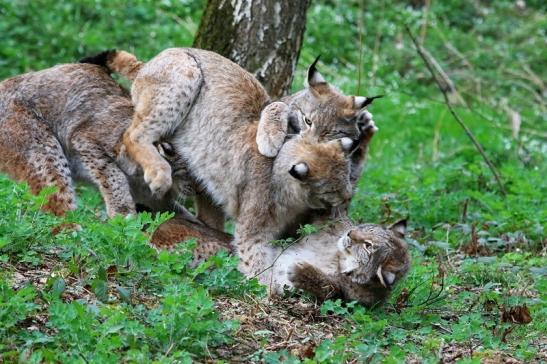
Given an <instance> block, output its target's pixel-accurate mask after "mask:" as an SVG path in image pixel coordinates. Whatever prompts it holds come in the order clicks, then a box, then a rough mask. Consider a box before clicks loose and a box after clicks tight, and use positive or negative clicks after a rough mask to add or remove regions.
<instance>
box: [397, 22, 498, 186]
mask: <svg viewBox="0 0 547 364" xmlns="http://www.w3.org/2000/svg"><path fill="white" fill-rule="evenodd" d="M405 29H406V32H407V33H408V35H409V37H410V39H412V42H413V43H414V46H415V47H416V51H417V52H418V54H419V55H420V57H421V58H422V60H423V61H424V64H425V66H426V67H427V69H428V71H429V73H431V76H432V77H433V79H434V80H435V83H436V84H437V87H438V88H439V90H440V91H441V92H442V94H443V97H444V101H445V104H446V106H447V107H448V110H449V111H450V114H451V115H452V117H453V118H454V120H456V122H457V123H458V124H459V125H460V126H461V127H462V129H463V130H464V132H465V134H466V135H467V136H468V137H469V139H470V140H471V142H472V143H473V145H474V146H475V148H476V149H477V151H478V152H479V154H480V155H481V156H482V158H483V159H484V161H485V162H486V164H487V165H488V167H489V168H490V171H491V172H492V174H493V175H494V178H495V179H496V182H497V183H498V185H499V188H500V191H501V193H502V194H503V195H505V194H506V191H505V186H504V185H503V182H502V180H501V177H500V175H499V172H498V170H497V169H496V166H494V164H493V163H492V161H490V159H489V158H488V156H487V155H486V153H485V151H484V149H483V147H482V145H481V144H480V143H479V141H478V140H477V138H475V135H474V134H473V133H472V132H471V129H469V127H468V126H467V125H466V124H465V123H464V122H463V120H462V119H461V118H460V117H459V115H458V114H457V113H456V111H455V110H454V108H453V107H452V103H451V102H450V99H449V97H448V94H447V91H446V89H445V87H444V85H443V84H442V83H441V82H440V81H439V79H438V78H437V77H436V73H435V70H434V69H433V66H432V65H431V64H430V63H429V61H428V57H427V56H426V55H425V52H424V51H425V49H424V48H423V47H422V46H421V45H420V44H419V43H418V42H417V41H416V38H414V35H413V34H412V32H411V31H410V28H409V27H408V26H407V25H405ZM439 67H440V66H439ZM454 89H455V88H454Z"/></svg>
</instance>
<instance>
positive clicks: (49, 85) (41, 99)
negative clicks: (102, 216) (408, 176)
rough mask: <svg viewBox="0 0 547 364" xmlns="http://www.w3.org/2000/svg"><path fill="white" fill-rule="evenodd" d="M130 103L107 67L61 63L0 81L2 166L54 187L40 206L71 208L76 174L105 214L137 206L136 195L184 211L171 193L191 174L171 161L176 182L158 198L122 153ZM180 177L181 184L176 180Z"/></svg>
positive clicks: (35, 188) (35, 184)
mask: <svg viewBox="0 0 547 364" xmlns="http://www.w3.org/2000/svg"><path fill="white" fill-rule="evenodd" d="M132 115H133V106H132V104H131V100H130V99H129V96H128V94H127V92H126V91H125V90H123V89H122V88H121V87H120V86H119V85H118V84H117V83H116V82H115V81H114V80H113V79H112V78H111V77H110V76H109V75H108V73H106V72H105V70H104V68H102V67H98V66H95V65H90V64H65V65H59V66H56V67H52V68H49V69H46V70H42V71H39V72H30V73H27V74H23V75H20V76H15V77H12V78H9V79H7V80H4V81H2V82H1V83H0V127H1V128H2V133H0V171H2V172H5V173H7V174H8V175H10V176H11V177H12V178H14V179H16V180H18V181H26V182H28V184H29V187H30V189H31V191H32V192H33V193H37V192H39V191H40V190H41V189H43V188H44V187H46V186H52V185H53V186H56V187H57V191H56V192H55V193H54V194H53V195H51V196H50V197H49V201H48V202H47V204H46V205H45V206H44V207H43V208H44V209H45V210H47V211H50V212H52V213H54V214H56V215H63V214H64V213H66V212H67V211H68V210H72V209H74V208H75V193H74V184H73V181H74V180H84V181H87V182H91V183H92V184H94V185H96V186H97V187H98V188H99V190H100V192H101V194H102V197H103V199H104V202H105V205H106V211H107V214H108V216H113V215H115V214H124V215H125V214H131V213H134V212H135V201H136V202H139V203H142V204H144V205H147V206H148V207H150V208H152V209H154V210H176V211H179V213H182V214H185V216H186V217H187V218H190V216H191V215H189V214H187V212H186V211H185V210H184V208H183V207H182V206H180V205H178V204H177V203H176V202H174V201H175V197H176V195H177V194H179V193H181V194H182V193H186V192H185V191H186V190H187V189H191V188H193V187H192V186H191V185H189V184H188V183H189V181H190V180H191V178H189V177H188V175H187V174H186V169H185V166H184V165H181V164H180V163H179V164H177V163H175V164H174V165H173V168H172V171H173V178H174V179H175V181H176V183H175V184H174V187H173V188H172V189H171V191H170V192H169V193H168V194H167V195H165V196H164V197H162V198H157V197H156V196H152V194H151V193H150V191H149V190H148V188H147V186H146V184H145V183H144V181H143V175H142V171H140V170H139V169H135V168H134V167H132V165H134V162H132V161H130V160H129V158H128V157H127V156H126V155H125V154H123V153H119V150H120V146H121V139H122V135H123V133H124V131H125V129H127V127H128V126H129V125H130V123H131V117H132ZM179 182H180V183H179Z"/></svg>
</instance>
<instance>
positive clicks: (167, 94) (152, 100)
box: [82, 49, 375, 229]
mask: <svg viewBox="0 0 547 364" xmlns="http://www.w3.org/2000/svg"><path fill="white" fill-rule="evenodd" d="M82 61H83V62H91V63H96V64H101V65H105V66H106V67H108V68H109V69H110V70H111V71H113V72H118V73H120V74H121V75H123V76H125V77H126V78H128V79H129V80H131V81H134V83H133V88H132V96H133V101H134V103H135V105H136V113H135V117H134V121H133V123H132V125H131V127H130V129H129V130H128V131H127V133H126V134H125V138H124V144H125V145H126V147H127V149H128V152H129V154H130V155H132V156H134V157H135V158H136V159H137V162H138V163H139V164H140V165H141V166H143V168H144V171H145V179H146V180H147V182H148V183H149V184H150V187H151V189H152V190H153V191H155V192H157V193H158V194H161V193H163V191H164V190H165V189H166V188H168V186H169V184H170V180H169V173H168V169H169V165H168V164H167V163H165V161H163V160H162V159H161V158H160V157H159V156H158V155H157V153H156V152H155V150H154V148H153V146H152V143H153V141H154V140H156V139H158V138H159V137H160V136H164V135H165V134H170V133H171V134H175V133H178V134H180V133H187V134H188V137H191V138H194V139H195V140H196V141H197V142H198V143H201V145H202V148H204V147H203V146H205V147H206V148H212V149H213V150H210V151H209V152H208V154H210V155H216V153H217V151H219V150H221V151H223V152H224V153H227V154H228V155H237V154H232V153H237V150H238V148H237V145H238V144H239V143H240V142H241V141H238V140H236V139H238V138H239V139H245V138H246V135H243V134H240V135H237V132H236V133H228V134H226V133H225V132H226V131H228V132H229V131H230V130H229V129H230V128H231V126H232V125H234V124H235V126H236V127H238V128H236V129H237V130H238V131H239V130H241V129H240V128H239V126H241V124H242V123H246V122H248V120H249V116H250V115H253V116H252V117H251V119H259V125H258V128H257V131H256V136H255V139H256V142H257V146H258V152H259V153H261V154H263V155H265V156H270V157H273V156H275V155H277V153H278V151H279V148H280V147H281V145H282V143H283V142H284V140H285V137H286V136H287V134H290V133H297V132H299V131H300V130H302V129H303V127H305V126H306V125H305V123H308V124H312V123H313V129H314V130H315V137H316V138H317V140H318V141H325V140H333V139H337V138H342V137H349V138H351V139H352V140H353V141H354V149H355V152H354V153H352V156H351V163H352V165H351V181H352V184H353V185H355V182H356V180H357V178H358V176H359V175H360V172H361V169H362V164H363V159H364V155H365V153H366V151H364V150H363V146H366V144H367V143H366V141H365V142H363V140H362V139H363V137H364V136H365V134H364V133H363V132H362V131H363V128H364V127H365V126H366V127H370V128H374V129H375V126H374V122H373V121H372V115H371V114H370V113H368V112H367V111H366V110H364V107H366V106H367V105H368V104H369V103H370V102H371V100H372V99H373V98H365V97H359V96H346V95H344V94H342V93H341V92H339V91H338V90H337V89H336V88H335V87H333V86H331V85H329V84H328V83H327V82H326V81H325V80H324V78H323V77H322V76H321V74H320V73H319V72H318V71H317V69H316V67H315V65H316V63H317V60H316V62H314V63H313V64H312V66H310V68H309V70H308V77H307V87H306V89H305V90H302V91H300V92H298V93H296V94H294V95H292V96H289V97H286V98H284V99H283V100H280V101H279V102H274V103H270V100H269V97H268V95H267V94H266V92H265V91H264V89H263V87H262V86H261V85H260V84H259V83H258V81H256V79H254V77H252V75H250V74H249V73H247V72H246V71H244V70H243V69H241V68H240V67H239V66H237V65H235V64H233V63H232V62H230V61H228V60H227V59H225V58H223V57H220V56H218V55H216V54H214V53H211V52H207V51H202V50H197V49H168V50H165V51H163V52H161V53H160V54H159V55H158V56H156V57H155V58H154V59H152V60H151V61H149V62H148V63H143V62H140V61H138V60H137V59H136V58H135V56H133V55H132V54H130V53H127V52H125V51H106V52H103V53H101V54H99V55H97V56H94V57H89V58H87V59H85V60H82ZM243 105H245V106H246V108H242V106H243ZM302 111H304V112H302ZM200 114H203V115H207V117H204V116H200ZM258 114H260V117H258V116H257V115H258ZM302 115H303V117H302ZM190 123H191V124H194V125H193V126H192V127H185V125H186V124H190ZM197 127H199V128H201V127H204V128H202V129H204V130H207V132H209V134H210V133H214V132H217V133H218V135H219V136H222V137H224V135H232V137H230V138H228V139H229V140H226V141H225V142H224V143H219V144H217V143H211V142H210V140H208V139H205V140H204V139H201V138H200V135H202V134H203V135H205V132H204V133H202V134H199V133H198V134H192V132H193V131H192V129H194V130H195V129H196V128H197ZM308 127H309V125H308ZM188 129H190V130H188ZM234 147H235V148H234ZM187 149H190V148H187ZM137 150H138V153H137ZM200 167H201V168H203V166H200ZM214 167H215V168H217V165H214ZM222 167H223V166H220V167H219V168H222ZM190 168H191V169H193V168H194V166H193V164H192V163H190ZM197 173H198V174H199V172H197ZM217 194H218V193H217ZM207 195H208V197H209V198H198V201H197V207H198V216H199V217H200V218H201V219H202V220H204V221H205V222H207V223H208V224H209V225H211V226H215V227H217V228H219V229H220V228H222V226H223V216H222V215H223V214H222V211H219V208H218V206H217V205H218V204H219V203H220V204H222V203H224V202H223V201H219V199H218V198H217V197H218V196H215V191H209V193H208V194H204V195H203V196H207Z"/></svg>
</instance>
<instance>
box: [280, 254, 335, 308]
mask: <svg viewBox="0 0 547 364" xmlns="http://www.w3.org/2000/svg"><path fill="white" fill-rule="evenodd" d="M288 274H289V281H290V282H291V283H292V284H293V285H294V287H295V288H298V289H301V290H303V291H306V292H308V293H311V294H312V295H314V296H315V297H317V298H318V299H319V300H321V301H324V300H327V299H330V298H337V297H341V296H342V294H341V291H340V288H339V287H338V285H337V284H336V283H335V282H334V281H333V280H332V279H331V278H330V277H328V276H327V275H326V274H325V273H323V272H321V271H320V270H319V269H317V268H315V267H314V266H312V265H310V264H308V263H300V264H296V265H295V266H294V267H293V269H292V270H290V271H289V272H288Z"/></svg>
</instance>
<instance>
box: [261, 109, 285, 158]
mask: <svg viewBox="0 0 547 364" xmlns="http://www.w3.org/2000/svg"><path fill="white" fill-rule="evenodd" d="M288 124H289V106H288V105H287V104H285V103H284V102H280V101H276V102H272V103H271V104H269V105H268V106H266V107H265V108H264V110H262V113H261V114H260V121H259V123H258V130H257V133H256V144H257V145H258V151H259V152H260V154H262V155H263V156H265V157H270V158H273V157H275V156H276V155H277V153H278V152H279V149H281V146H282V145H283V142H284V141H285V137H286V136H287V129H288Z"/></svg>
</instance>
